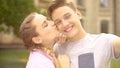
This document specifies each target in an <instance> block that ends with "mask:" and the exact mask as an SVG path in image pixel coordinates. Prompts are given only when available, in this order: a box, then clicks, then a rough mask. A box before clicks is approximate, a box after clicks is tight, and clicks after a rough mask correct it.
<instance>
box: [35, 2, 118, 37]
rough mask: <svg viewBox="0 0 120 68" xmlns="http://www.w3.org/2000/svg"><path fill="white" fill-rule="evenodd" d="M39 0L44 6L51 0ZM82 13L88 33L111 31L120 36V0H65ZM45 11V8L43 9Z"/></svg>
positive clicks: (83, 23)
mask: <svg viewBox="0 0 120 68" xmlns="http://www.w3.org/2000/svg"><path fill="white" fill-rule="evenodd" d="M36 1H39V7H41V8H44V7H45V6H46V4H47V5H48V4H49V3H50V2H51V1H53V0H36ZM67 2H73V3H74V4H75V6H77V8H78V9H79V10H80V12H81V14H82V20H81V22H82V25H83V27H84V28H85V30H86V31H87V32H90V33H113V34H116V35H119V36H120V27H119V26H120V13H119V12H120V0H67ZM44 11H46V9H45V10H44Z"/></svg>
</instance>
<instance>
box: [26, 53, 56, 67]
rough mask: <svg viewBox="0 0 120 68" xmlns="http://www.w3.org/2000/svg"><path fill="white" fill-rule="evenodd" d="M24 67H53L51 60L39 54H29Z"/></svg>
mask: <svg viewBox="0 0 120 68" xmlns="http://www.w3.org/2000/svg"><path fill="white" fill-rule="evenodd" d="M26 68H55V67H54V64H53V63H52V61H50V60H48V59H47V58H46V57H44V56H41V55H39V54H36V53H35V54H31V55H30V57H29V60H28V62H27V65H26Z"/></svg>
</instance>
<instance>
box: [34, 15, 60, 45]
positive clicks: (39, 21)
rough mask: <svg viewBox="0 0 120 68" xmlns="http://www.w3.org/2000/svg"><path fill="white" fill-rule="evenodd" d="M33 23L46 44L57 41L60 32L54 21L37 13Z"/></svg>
mask: <svg viewBox="0 0 120 68" xmlns="http://www.w3.org/2000/svg"><path fill="white" fill-rule="evenodd" d="M32 24H33V25H34V26H35V27H36V32H37V33H38V34H39V35H40V40H41V41H42V44H44V45H46V44H47V43H50V42H53V41H55V39H56V37H57V35H58V33H59V32H58V31H57V29H56V26H55V25H54V22H53V21H49V20H47V18H46V17H45V16H43V15H39V14H36V15H35V18H34V19H33V21H32Z"/></svg>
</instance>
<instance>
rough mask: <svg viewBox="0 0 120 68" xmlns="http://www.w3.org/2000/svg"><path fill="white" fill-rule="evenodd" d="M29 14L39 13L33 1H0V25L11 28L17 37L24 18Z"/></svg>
mask: <svg viewBox="0 0 120 68" xmlns="http://www.w3.org/2000/svg"><path fill="white" fill-rule="evenodd" d="M31 12H39V9H37V8H36V7H35V6H34V0H0V24H2V23H4V24H5V25H7V26H8V27H11V26H12V27H13V32H14V34H15V35H17V36H18V30H19V26H20V24H21V23H22V21H23V19H24V17H25V16H26V15H28V14H29V13H31ZM0 31H2V29H0Z"/></svg>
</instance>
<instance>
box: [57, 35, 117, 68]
mask: <svg viewBox="0 0 120 68" xmlns="http://www.w3.org/2000/svg"><path fill="white" fill-rule="evenodd" d="M116 38H118V36H115V35H112V34H98V35H95V34H88V35H87V36H86V37H85V38H83V39H80V40H79V41H75V42H66V43H65V44H63V45H62V46H57V45H56V46H55V53H56V55H58V54H67V55H69V56H70V61H71V68H110V61H111V59H112V58H115V56H114V48H113V45H112V42H113V40H115V39H116Z"/></svg>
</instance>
